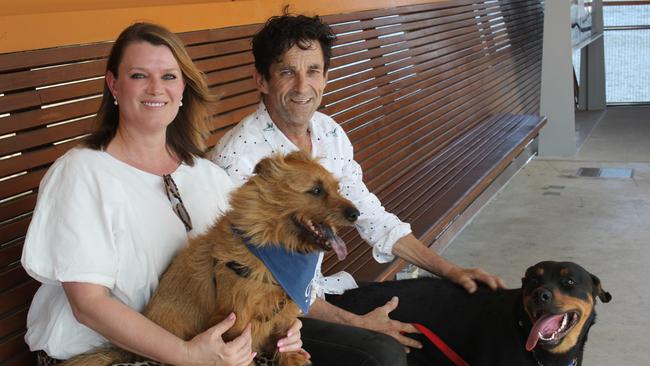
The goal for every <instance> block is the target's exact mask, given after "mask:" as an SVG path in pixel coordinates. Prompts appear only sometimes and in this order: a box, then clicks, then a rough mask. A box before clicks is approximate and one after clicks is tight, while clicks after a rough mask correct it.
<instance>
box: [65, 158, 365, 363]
mask: <svg viewBox="0 0 650 366" xmlns="http://www.w3.org/2000/svg"><path fill="white" fill-rule="evenodd" d="M230 205H231V208H230V210H229V211H228V212H226V213H225V215H223V216H222V217H221V218H220V219H219V220H218V221H217V223H216V224H215V225H214V226H213V227H212V228H210V229H209V230H208V232H207V233H206V234H204V235H201V236H199V237H196V238H195V239H192V240H191V241H190V243H189V245H188V247H187V248H186V249H184V250H182V251H181V252H179V254H178V255H177V256H176V257H175V258H174V260H173V261H172V263H171V265H170V266H169V268H168V269H167V271H166V272H165V273H164V275H163V276H162V278H161V280H160V284H159V285H158V288H157V289H156V292H155V293H154V295H153V297H152V298H151V301H150V302H149V304H148V305H147V307H146V309H145V311H144V315H146V316H147V317H148V318H149V319H151V320H153V321H154V322H155V323H157V324H159V325H161V326H162V327H163V328H165V329H167V330H169V331H170V332H172V333H173V334H175V335H177V336H178V337H180V338H182V339H184V340H190V339H192V338H193V337H194V336H195V335H197V334H199V333H201V332H203V331H205V330H207V329H208V328H210V327H212V326H213V325H215V324H217V323H218V322H220V321H222V320H223V319H225V318H226V317H227V316H228V314H230V313H231V312H235V313H236V315H237V320H236V323H235V324H234V326H233V327H232V328H231V329H230V330H229V331H228V332H226V333H225V334H224V340H226V341H230V340H232V339H233V338H235V337H237V336H238V335H239V334H241V332H242V331H243V330H244V328H245V327H246V325H247V324H248V323H251V330H252V332H251V334H252V340H253V342H252V348H253V351H257V352H258V354H259V353H261V354H269V355H274V356H273V357H274V359H275V361H276V362H277V363H278V364H279V365H282V366H300V365H307V364H309V360H307V359H306V358H305V356H304V355H303V354H301V353H298V352H293V353H279V352H276V351H277V349H276V348H277V347H276V343H277V341H278V340H279V339H280V338H282V337H284V336H285V335H286V333H287V331H288V329H289V327H290V326H291V325H292V324H293V323H294V322H295V321H296V318H297V317H298V315H299V313H300V309H299V307H298V306H297V305H296V303H295V302H293V301H291V300H290V299H289V298H288V296H287V294H286V293H285V291H284V290H283V289H282V287H280V286H279V285H278V283H277V281H276V279H275V278H274V276H273V275H272V274H271V272H269V270H268V269H267V268H266V267H265V265H264V264H263V262H262V261H261V260H260V259H258V257H256V256H255V255H253V253H252V252H251V251H250V250H249V249H248V247H247V246H246V243H248V244H250V245H254V246H258V247H264V246H269V245H283V246H285V247H286V248H288V249H290V250H292V251H295V252H298V253H309V252H315V251H321V250H330V249H334V250H335V251H336V253H337V255H338V256H339V258H342V257H345V254H346V249H345V244H344V243H343V242H342V241H341V239H340V238H339V237H338V236H336V234H335V233H336V228H337V227H340V226H349V225H351V224H352V223H353V222H354V221H355V220H356V219H357V217H358V216H359V211H358V210H357V209H356V207H354V205H353V204H352V203H351V202H350V201H348V200H347V199H345V198H343V197H341V195H340V194H339V193H338V182H337V181H336V179H334V177H333V176H332V175H331V174H330V173H329V172H328V171H327V170H325V169H324V168H323V167H322V166H321V165H320V164H318V162H317V161H315V160H313V159H311V158H309V157H307V156H306V155H305V154H303V153H301V152H295V153H291V154H289V155H287V156H286V157H283V156H279V155H276V156H273V157H270V158H266V159H263V160H262V161H260V162H259V163H258V165H257V166H256V168H255V175H254V176H252V177H251V178H250V179H249V180H248V182H246V183H245V184H244V185H243V186H242V187H240V188H239V189H237V190H235V191H234V192H233V193H232V195H231V197H230ZM136 360H138V357H137V356H136V355H133V354H130V353H127V352H125V351H122V350H119V349H114V348H112V349H104V350H98V351H96V352H91V353H89V354H84V355H81V356H77V357H75V358H73V359H71V360H69V361H68V362H66V363H65V364H66V365H93V366H97V365H111V364H113V363H119V362H133V361H136Z"/></svg>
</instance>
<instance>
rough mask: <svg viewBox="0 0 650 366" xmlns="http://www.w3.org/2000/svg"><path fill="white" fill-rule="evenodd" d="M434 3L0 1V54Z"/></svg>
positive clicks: (420, 0)
mask: <svg viewBox="0 0 650 366" xmlns="http://www.w3.org/2000/svg"><path fill="white" fill-rule="evenodd" d="M435 1H440V0H291V1H287V0H21V1H0V53H5V52H13V51H22V50H29V49H38V48H48V47H56V46H63V45H72V44H81V43H90V42H98V41H105V40H112V39H115V38H116V37H117V35H118V34H119V33H120V31H121V30H122V29H123V28H124V27H126V26H127V25H129V24H131V23H133V22H135V21H151V22H156V23H159V24H162V25H164V26H166V27H168V28H169V29H171V30H172V31H174V32H185V31H191V30H200V29H212V28H222V27H228V26H236V25H242V24H252V23H261V22H263V21H265V20H266V19H267V18H269V17H270V16H272V15H277V14H278V13H279V12H280V11H281V9H282V7H283V6H284V5H286V4H289V5H291V10H292V12H294V13H304V14H309V15H315V14H319V15H327V14H340V13H346V12H352V11H359V10H367V9H380V8H386V7H392V6H401V5H411V4H421V3H428V2H435Z"/></svg>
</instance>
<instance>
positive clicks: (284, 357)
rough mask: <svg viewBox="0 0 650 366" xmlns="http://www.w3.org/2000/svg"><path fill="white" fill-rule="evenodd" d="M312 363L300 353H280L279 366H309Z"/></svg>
mask: <svg viewBox="0 0 650 366" xmlns="http://www.w3.org/2000/svg"><path fill="white" fill-rule="evenodd" d="M309 365H311V361H309V359H307V357H306V356H305V355H304V354H302V353H298V352H291V353H280V357H279V358H278V366H309Z"/></svg>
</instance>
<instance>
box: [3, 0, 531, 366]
mask: <svg viewBox="0 0 650 366" xmlns="http://www.w3.org/2000/svg"><path fill="white" fill-rule="evenodd" d="M324 19H325V21H327V22H328V23H329V24H331V25H332V28H333V30H334V31H335V32H336V33H337V34H338V40H337V42H336V45H335V47H334V49H333V59H332V63H331V69H330V71H329V74H328V79H329V83H328V85H327V88H326V90H325V94H324V98H323V103H322V105H321V107H320V111H321V112H323V113H326V114H328V115H331V116H333V117H334V118H335V119H336V121H337V122H339V124H341V126H342V127H343V128H344V129H345V130H346V132H347V133H348V136H349V137H350V139H351V141H352V143H353V145H354V148H355V159H356V160H357V161H358V162H359V164H361V166H362V168H363V171H364V181H365V183H366V184H367V186H368V187H369V188H370V190H371V191H373V192H374V193H375V194H376V195H377V196H378V198H379V199H380V200H381V202H382V203H383V204H384V206H385V207H386V208H387V209H388V210H389V211H391V212H393V213H395V214H396V215H398V216H399V217H400V218H402V219H403V220H405V221H408V222H410V223H411V226H412V228H413V231H414V233H415V234H416V235H417V236H419V237H420V238H421V239H422V240H423V241H424V242H425V243H427V244H431V243H433V242H434V241H435V239H436V237H438V236H439V235H441V233H442V232H443V231H444V230H445V228H446V227H447V226H448V225H449V224H450V223H451V222H452V221H453V220H454V219H455V217H457V216H458V215H459V214H460V213H461V212H462V211H463V210H464V209H465V208H466V207H468V206H469V205H470V204H471V202H472V201H473V200H474V199H475V198H476V197H477V196H478V195H479V194H480V193H481V192H482V191H483V189H485V188H486V187H487V185H488V184H489V183H490V182H491V181H492V180H494V179H495V177H496V176H497V175H498V174H499V173H500V172H501V171H503V170H504V169H505V168H506V167H507V164H508V163H509V161H510V160H512V159H513V158H514V157H515V156H516V155H517V154H519V152H521V151H522V150H523V148H524V146H525V145H526V144H527V143H528V142H529V141H530V140H531V139H532V138H534V137H535V136H536V135H537V134H538V133H539V130H540V128H541V127H542V126H543V124H544V119H543V118H541V117H539V116H536V115H537V114H538V113H539V97H540V94H539V92H540V83H541V56H542V42H541V41H542V28H543V1H541V0H500V1H492V0H490V1H477V0H458V1H436V2H432V3H428V4H419V5H410V6H403V7H394V8H387V9H376V10H368V11H362V12H356V13H350V14H339V15H332V16H326V17H324ZM259 27H260V25H259V24H252V25H247V26H241V27H231V28H223V29H211V30H203V31H195V32H187V33H182V34H179V36H180V38H181V40H182V41H183V42H184V43H185V45H186V46H187V49H188V52H189V54H190V56H191V57H192V59H193V60H194V61H195V63H196V65H197V66H198V67H199V68H200V69H201V70H202V71H203V72H204V73H205V74H206V78H207V81H208V85H209V86H210V90H211V92H212V93H214V94H216V95H218V96H219V98H220V100H219V102H217V103H215V105H214V106H212V109H211V114H212V119H211V121H210V125H211V129H212V134H211V136H210V137H209V138H208V140H207V146H208V147H212V146H213V145H215V144H216V143H217V141H218V139H219V138H221V137H222V136H223V134H224V133H226V132H227V131H228V130H229V128H230V127H231V126H233V125H234V124H235V123H237V122H238V121H240V120H241V119H242V118H243V117H245V116H246V115H248V114H250V113H252V112H253V111H254V110H255V108H256V106H257V104H258V103H259V100H260V94H259V92H258V91H257V88H256V85H255V82H254V81H253V80H252V78H251V75H252V71H253V67H254V66H253V57H252V54H251V52H250V48H251V45H250V41H251V37H252V36H253V34H254V33H255V31H256V30H257V29H259ZM111 45H112V43H111V42H103V43H97V44H89V45H79V46H70V47H59V48H52V49H44V50H33V51H25V52H17V53H9V54H0V182H1V184H0V364H2V365H5V364H6V365H11V366H19V365H31V364H33V355H32V354H31V353H29V352H28V350H27V347H26V345H25V344H24V341H23V337H24V332H25V330H24V326H25V317H26V311H27V309H28V306H29V303H30V301H31V298H32V296H33V294H34V291H35V290H36V288H37V284H36V282H34V281H33V280H31V279H30V277H29V276H28V275H27V273H26V272H25V270H24V269H23V268H22V267H21V266H20V256H21V253H22V247H23V242H24V239H25V233H26V230H27V227H28V225H29V222H30V220H31V213H32V210H33V208H34V205H35V203H36V197H37V195H38V184H39V182H40V180H41V179H42V177H43V175H44V174H45V172H46V171H47V169H48V167H49V166H50V164H51V163H52V162H53V161H54V160H55V159H57V158H58V157H60V156H61V155H62V154H64V153H65V152H66V151H67V150H69V149H70V148H72V147H73V146H75V145H76V144H77V143H78V140H79V138H81V137H83V136H84V134H86V133H87V131H88V130H89V128H90V126H91V125H92V123H93V122H94V115H95V113H96V111H97V108H98V106H99V102H100V98H101V93H102V89H103V87H104V79H103V73H104V67H105V63H106V57H107V55H108V52H109V50H110V47H111ZM341 235H342V237H343V239H344V240H345V241H346V242H347V243H348V251H349V255H348V258H347V259H346V260H345V261H341V262H339V261H338V260H337V259H336V258H335V257H333V256H331V255H328V256H326V258H325V260H324V262H323V270H324V272H336V271H339V270H347V271H349V272H351V273H353V275H354V276H355V277H356V278H357V279H359V280H366V281H369V280H375V279H378V278H381V279H384V278H387V277H388V276H390V275H392V274H394V273H395V271H396V270H397V268H399V266H400V265H401V264H403V262H400V261H396V262H394V263H389V264H379V263H376V262H375V261H374V260H373V259H372V254H371V247H370V246H368V245H367V244H366V243H365V242H364V241H363V240H362V239H361V238H360V236H359V234H358V233H357V232H356V231H354V230H343V231H342V233H341Z"/></svg>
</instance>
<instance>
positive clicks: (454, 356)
mask: <svg viewBox="0 0 650 366" xmlns="http://www.w3.org/2000/svg"><path fill="white" fill-rule="evenodd" d="M413 326H414V327H415V328H417V330H419V331H420V333H422V334H424V336H425V337H427V339H429V340H430V341H431V343H433V345H434V346H436V347H438V349H439V350H440V351H441V352H442V353H443V354H444V355H445V356H447V358H448V359H450V360H451V362H453V363H454V365H456V366H469V364H468V363H467V362H465V360H463V358H462V357H460V356H459V355H458V353H456V352H454V350H453V349H451V347H449V346H448V345H447V343H445V342H444V341H443V340H442V339H440V337H438V336H437V335H436V334H435V333H433V332H432V331H431V330H429V328H427V327H425V326H424V325H422V324H419V323H413Z"/></svg>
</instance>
